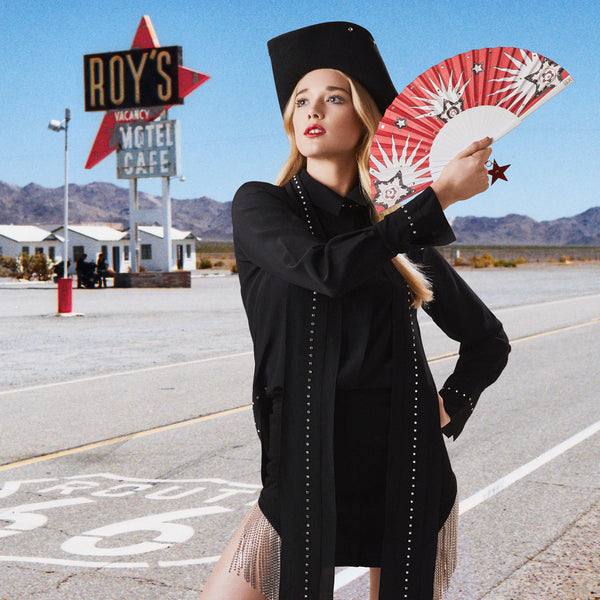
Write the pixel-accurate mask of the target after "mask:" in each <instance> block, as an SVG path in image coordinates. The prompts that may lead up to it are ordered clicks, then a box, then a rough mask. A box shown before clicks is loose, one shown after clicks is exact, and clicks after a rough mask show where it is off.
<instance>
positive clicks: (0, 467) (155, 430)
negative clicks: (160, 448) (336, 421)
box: [0, 404, 252, 471]
mask: <svg viewBox="0 0 600 600" xmlns="http://www.w3.org/2000/svg"><path fill="white" fill-rule="evenodd" d="M251 406H252V405H251V404H248V405H247V406H238V407H237V408H230V409H228V410H223V411H220V412H216V413H212V414H210V415H204V416H202V417H194V418H193V419H188V420H186V421H179V422H178V423H171V424H169V425H161V426H159V427H154V428H152V429H146V430H144V431H137V432H135V433H127V434H125V435H119V436H117V437H114V438H109V439H106V440H102V441H100V442H92V443H91V444H84V445H83V446H77V447H76V448H69V449H68V450H59V451H58V452H51V453H50V454H42V455H41V456H34V457H32V458H26V459H24V460H18V461H16V462H13V463H8V464H6V465H0V471H7V470H8V469H14V468H15V467H24V466H26V465H31V464H35V463H38V462H42V461H46V460H51V459H53V458H60V457H61V456H69V455H71V454H77V453H79V452H86V451H87V450H94V449H96V448H102V447H103V446H110V445H111V444H118V443H120V442H127V441H129V440H133V439H135V438H139V437H144V436H146V435H152V434H154V433H158V432H162V431H170V430H172V429H177V428H179V427H184V426H185V425H193V424H194V423H200V422H201V421H209V420H210V419H216V418H217V417H224V416H227V415H233V414H235V413H238V412H241V411H243V410H248V409H249V408H250V407H251Z"/></svg>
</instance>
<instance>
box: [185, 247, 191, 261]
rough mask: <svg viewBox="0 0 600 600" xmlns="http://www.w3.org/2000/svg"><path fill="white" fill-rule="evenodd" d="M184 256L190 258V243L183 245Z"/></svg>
mask: <svg viewBox="0 0 600 600" xmlns="http://www.w3.org/2000/svg"><path fill="white" fill-rule="evenodd" d="M185 257H186V258H192V245H191V244H186V245H185Z"/></svg>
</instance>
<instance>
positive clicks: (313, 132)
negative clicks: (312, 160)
mask: <svg viewBox="0 0 600 600" xmlns="http://www.w3.org/2000/svg"><path fill="white" fill-rule="evenodd" d="M324 133H325V129H323V127H321V126H320V125H309V126H308V127H307V128H306V130H305V131H304V135H305V136H306V137H318V136H320V135H323V134H324Z"/></svg>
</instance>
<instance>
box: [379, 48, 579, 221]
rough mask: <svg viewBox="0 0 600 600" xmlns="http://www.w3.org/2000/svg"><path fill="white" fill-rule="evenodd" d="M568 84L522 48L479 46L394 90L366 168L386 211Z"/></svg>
mask: <svg viewBox="0 0 600 600" xmlns="http://www.w3.org/2000/svg"><path fill="white" fill-rule="evenodd" d="M572 82H573V78H572V77H571V76H570V75H569V74H568V73H567V72H566V71H565V70H564V69H563V68H562V67H561V66H559V65H558V64H556V63H555V62H553V61H551V60H550V59H548V58H546V57H544V56H542V55H540V54H537V53H535V52H530V51H529V50H524V49H522V48H483V49H481V50H471V51H469V52H464V53H463V54H458V55H457V56H455V57H453V58H450V59H447V60H445V61H443V62H441V63H439V64H438V65H436V66H434V67H431V69H429V70H428V71H426V72H425V73H423V74H422V75H420V76H419V77H417V78H416V79H415V80H414V81H413V82H412V83H411V84H409V85H408V86H407V87H406V88H404V90H403V91H402V92H401V93H400V94H399V95H398V96H396V98H395V100H394V101H393V102H392V104H391V105H390V106H389V108H388V109H387V110H386V112H385V114H384V116H383V118H382V120H381V121H380V123H379V126H378V128H377V133H376V135H375V139H374V140H373V144H372V146H371V157H370V161H369V171H370V175H371V183H372V192H373V195H374V196H373V201H374V203H375V205H376V207H377V209H378V210H385V209H389V208H391V207H393V206H394V205H396V204H398V203H400V202H402V201H403V200H405V199H406V198H408V197H410V196H412V195H413V194H416V193H417V192H419V191H421V190H423V189H424V188H425V187H427V186H428V185H429V184H430V183H431V182H432V181H435V180H436V179H437V178H438V176H439V174H440V172H441V170H442V169H443V168H444V166H445V165H446V164H447V163H448V162H449V161H450V160H451V159H452V158H453V157H454V156H456V154H457V153H458V152H460V151H461V150H463V149H464V148H466V147H467V146H468V145H469V144H470V143H471V142H473V141H475V140H479V139H481V138H484V137H486V136H489V137H491V138H492V141H496V140H498V139H500V138H501V137H502V136H504V135H506V134H507V133H508V132H509V131H511V130H513V129H514V128H515V127H516V126H517V125H519V124H520V123H521V122H522V120H523V119H524V118H525V117H527V116H528V115H530V114H531V113H532V112H533V111H534V110H536V109H537V108H539V107H540V106H541V105H542V104H544V103H545V102H547V101H548V100H549V99H550V98H552V97H553V96H555V95H556V94H558V92H560V91H561V90H563V89H564V88H565V87H567V86H568V85H569V84H570V83H572Z"/></svg>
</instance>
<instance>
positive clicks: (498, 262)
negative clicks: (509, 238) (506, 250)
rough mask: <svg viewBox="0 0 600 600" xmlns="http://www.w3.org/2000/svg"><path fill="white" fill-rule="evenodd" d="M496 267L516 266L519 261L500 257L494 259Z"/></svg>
mask: <svg viewBox="0 0 600 600" xmlns="http://www.w3.org/2000/svg"><path fill="white" fill-rule="evenodd" d="M494 266H495V267H516V266H517V263H516V262H515V261H514V260H506V259H504V258H500V259H498V260H495V261H494Z"/></svg>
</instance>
